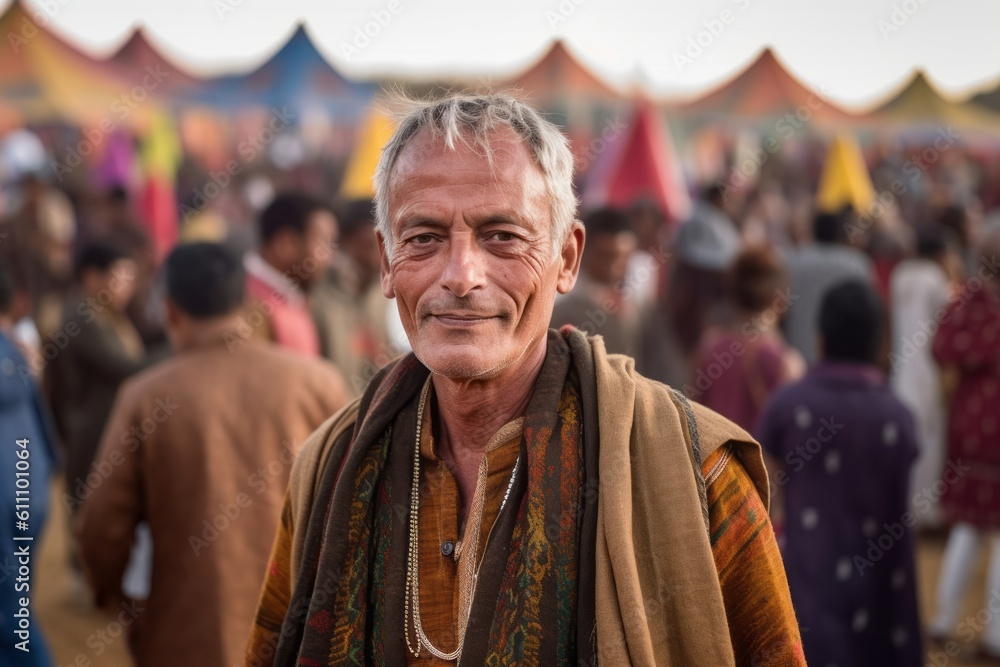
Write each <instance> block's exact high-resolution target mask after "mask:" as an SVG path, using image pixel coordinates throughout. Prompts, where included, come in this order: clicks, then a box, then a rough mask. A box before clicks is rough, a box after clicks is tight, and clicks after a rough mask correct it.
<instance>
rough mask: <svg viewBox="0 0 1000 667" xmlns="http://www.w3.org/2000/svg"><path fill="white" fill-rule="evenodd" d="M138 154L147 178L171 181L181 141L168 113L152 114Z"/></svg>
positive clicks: (175, 168) (178, 161)
mask: <svg viewBox="0 0 1000 667" xmlns="http://www.w3.org/2000/svg"><path fill="white" fill-rule="evenodd" d="M139 155H140V160H141V162H142V169H143V172H145V174H146V177H147V178H160V179H164V180H166V181H167V182H170V183H173V181H174V177H175V175H176V173H177V167H178V166H179V165H180V162H181V143H180V139H179V138H178V137H177V128H176V127H175V126H174V122H173V120H172V119H171V118H170V116H169V115H168V114H166V113H164V112H162V111H158V112H156V113H154V114H153V117H152V118H151V120H150V124H149V132H148V133H147V134H146V136H145V138H144V139H143V140H142V147H141V148H140V151H139Z"/></svg>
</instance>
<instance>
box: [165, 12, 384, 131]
mask: <svg viewBox="0 0 1000 667" xmlns="http://www.w3.org/2000/svg"><path fill="white" fill-rule="evenodd" d="M374 93H375V86H374V85H372V84H367V83H359V82H352V81H348V80H347V79H345V78H344V77H343V76H341V74H340V73H339V72H337V71H336V70H334V69H333V68H332V67H331V66H330V64H329V63H328V62H327V61H326V59H325V58H324V57H323V56H322V54H320V52H319V51H318V50H317V49H316V47H315V45H314V44H313V43H312V40H311V39H309V35H308V34H307V33H306V30H305V28H304V27H303V26H301V25H300V26H298V27H297V28H296V30H295V32H294V34H292V36H291V38H290V39H289V40H288V42H286V43H285V45H284V46H282V47H281V49H279V50H278V52H277V53H275V54H274V55H273V56H271V58H270V59H268V61H267V62H265V63H264V64H263V65H261V66H260V67H258V68H257V69H255V70H253V71H252V72H250V73H249V74H234V75H227V76H222V77H218V78H215V79H210V80H208V81H206V82H205V85H204V86H203V87H201V88H200V89H199V90H197V91H195V92H192V93H191V94H189V95H186V96H185V99H184V101H185V102H186V103H187V104H198V105H205V106H210V107H214V108H218V109H226V110H231V109H242V108H247V107H256V108H267V109H278V110H282V109H286V108H287V109H288V111H289V112H291V113H292V114H295V115H296V116H297V115H298V114H300V113H302V112H305V111H307V110H310V109H321V110H323V111H325V112H326V113H329V114H331V115H332V116H334V117H335V118H337V119H338V120H340V121H353V120H356V119H358V118H360V117H361V116H362V115H363V113H364V110H365V108H366V106H367V104H368V102H369V101H370V100H371V97H372V95H373V94H374Z"/></svg>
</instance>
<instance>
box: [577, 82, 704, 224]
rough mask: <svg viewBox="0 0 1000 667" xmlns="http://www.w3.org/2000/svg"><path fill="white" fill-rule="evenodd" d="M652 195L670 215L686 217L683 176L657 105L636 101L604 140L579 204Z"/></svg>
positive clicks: (623, 202)
mask: <svg viewBox="0 0 1000 667" xmlns="http://www.w3.org/2000/svg"><path fill="white" fill-rule="evenodd" d="M643 198H645V199H650V200H652V201H654V202H655V203H656V204H657V205H658V206H659V207H660V209H661V210H662V211H664V212H665V213H666V214H667V216H668V217H669V218H670V219H672V220H674V221H679V220H684V219H686V218H687V217H688V214H689V213H690V208H691V201H690V199H689V198H688V194H687V190H686V189H685V187H684V177H683V174H682V172H681V168H680V165H679V164H678V161H677V158H676V156H675V154H674V150H673V145H672V143H671V141H670V133H669V132H668V131H666V129H665V128H664V127H663V124H662V123H661V122H660V118H659V115H658V112H657V110H656V107H654V106H653V105H651V104H649V103H648V102H646V101H641V102H639V103H638V105H637V107H636V110H635V113H634V115H633V116H632V118H631V120H630V121H629V123H628V125H627V126H626V127H625V128H624V131H623V133H622V134H621V136H619V137H618V138H617V139H613V140H610V141H609V142H607V147H606V150H605V151H604V152H603V153H601V154H600V155H598V156H597V159H596V162H595V164H594V165H593V167H592V168H591V170H590V171H589V172H588V177H587V181H586V184H585V186H584V190H583V206H584V207H585V208H594V207H597V206H617V207H622V208H625V207H629V206H631V205H632V204H633V203H635V201H636V200H637V199H643Z"/></svg>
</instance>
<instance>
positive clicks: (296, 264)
mask: <svg viewBox="0 0 1000 667" xmlns="http://www.w3.org/2000/svg"><path fill="white" fill-rule="evenodd" d="M258 230H259V233H260V244H259V246H258V250H257V251H256V252H250V253H248V254H247V255H246V257H245V258H244V260H243V263H244V267H245V268H246V272H247V283H246V293H247V300H248V312H247V315H246V324H247V326H248V327H249V328H250V329H251V331H250V332H249V333H250V335H252V336H254V337H258V338H265V339H268V340H271V341H273V342H275V343H277V344H278V345H281V346H282V347H286V348H289V349H292V350H296V351H298V352H301V353H303V354H307V355H310V356H317V355H319V351H320V346H319V336H318V334H317V331H316V324H315V323H314V321H313V319H312V316H311V315H310V312H309V305H308V301H307V298H308V290H309V287H310V285H312V284H313V283H314V282H315V281H316V279H317V278H319V276H321V275H322V273H323V271H324V270H325V269H326V267H327V266H328V265H329V264H330V260H331V258H332V256H333V250H334V245H335V243H336V240H337V221H336V218H335V217H334V214H333V210H332V209H331V208H330V207H329V206H328V205H326V204H324V203H323V202H322V201H320V200H318V199H315V198H313V197H310V196H309V195H305V194H302V193H295V192H289V193H283V194H278V195H277V196H276V197H275V198H274V200H273V201H272V202H271V203H270V204H269V205H268V206H267V208H265V209H264V211H263V212H262V213H261V215H260V219H259V221H258ZM243 337H246V336H243Z"/></svg>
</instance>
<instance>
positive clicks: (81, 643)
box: [34, 488, 986, 667]
mask: <svg viewBox="0 0 1000 667" xmlns="http://www.w3.org/2000/svg"><path fill="white" fill-rule="evenodd" d="M60 491H61V489H58V488H55V489H53V498H52V505H51V507H52V512H51V515H50V518H49V523H48V526H47V527H46V531H45V535H44V537H43V542H42V555H41V561H40V562H39V563H38V566H37V570H35V572H36V573H41V574H40V575H36V585H35V588H36V589H37V590H36V594H35V599H34V605H35V613H36V615H37V617H38V618H39V620H40V623H41V625H42V629H43V631H44V632H45V635H46V638H47V640H48V642H49V647H50V649H51V650H52V655H53V658H54V660H55V661H56V665H58V666H59V667H69V666H70V665H73V666H74V667H77V666H79V667H87V666H89V667H127V666H129V665H131V664H132V662H131V660H130V659H129V656H128V648H127V646H126V642H125V636H124V634H120V633H119V632H118V630H119V628H120V626H119V625H118V623H117V619H116V618H115V616H111V615H107V614H103V613H101V612H99V611H95V610H93V609H90V608H89V606H88V604H87V601H86V600H87V595H86V593H85V592H84V591H83V590H82V589H81V588H80V587H79V586H76V585H74V578H73V577H72V576H71V572H70V568H69V565H68V561H67V558H66V549H67V542H68V528H67V514H66V510H65V508H64V507H63V505H62V503H61V502H59V500H58V494H59V492H60ZM943 551H944V537H943V536H924V537H922V538H921V540H920V544H919V551H918V555H917V567H918V569H919V574H920V582H921V586H920V598H921V599H920V602H921V607H922V609H923V612H924V618H925V619H926V618H928V617H929V615H930V610H931V609H932V606H933V602H934V584H935V582H936V579H937V572H938V568H939V567H940V563H941V555H942V553H943ZM985 579H986V558H985V555H984V556H983V557H982V558H981V559H980V562H979V563H978V564H977V566H976V572H975V575H974V578H973V581H974V584H975V585H974V586H972V588H971V590H970V594H969V596H968V599H967V600H966V613H968V614H975V613H976V611H978V610H979V609H981V608H982V605H983V600H982V591H984V590H985V588H986V586H985ZM116 635H117V636H116ZM936 651H937V649H934V650H928V653H931V652H936ZM926 660H927V661H929V660H930V656H929V655H928V656H927V657H926ZM929 664H934V663H933V662H930V663H929ZM947 664H949V665H973V666H979V667H986V664H985V663H973V662H961V661H959V660H957V659H954V660H950V661H949V662H948V663H947ZM205 667H210V666H208V665H206V666H205Z"/></svg>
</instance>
